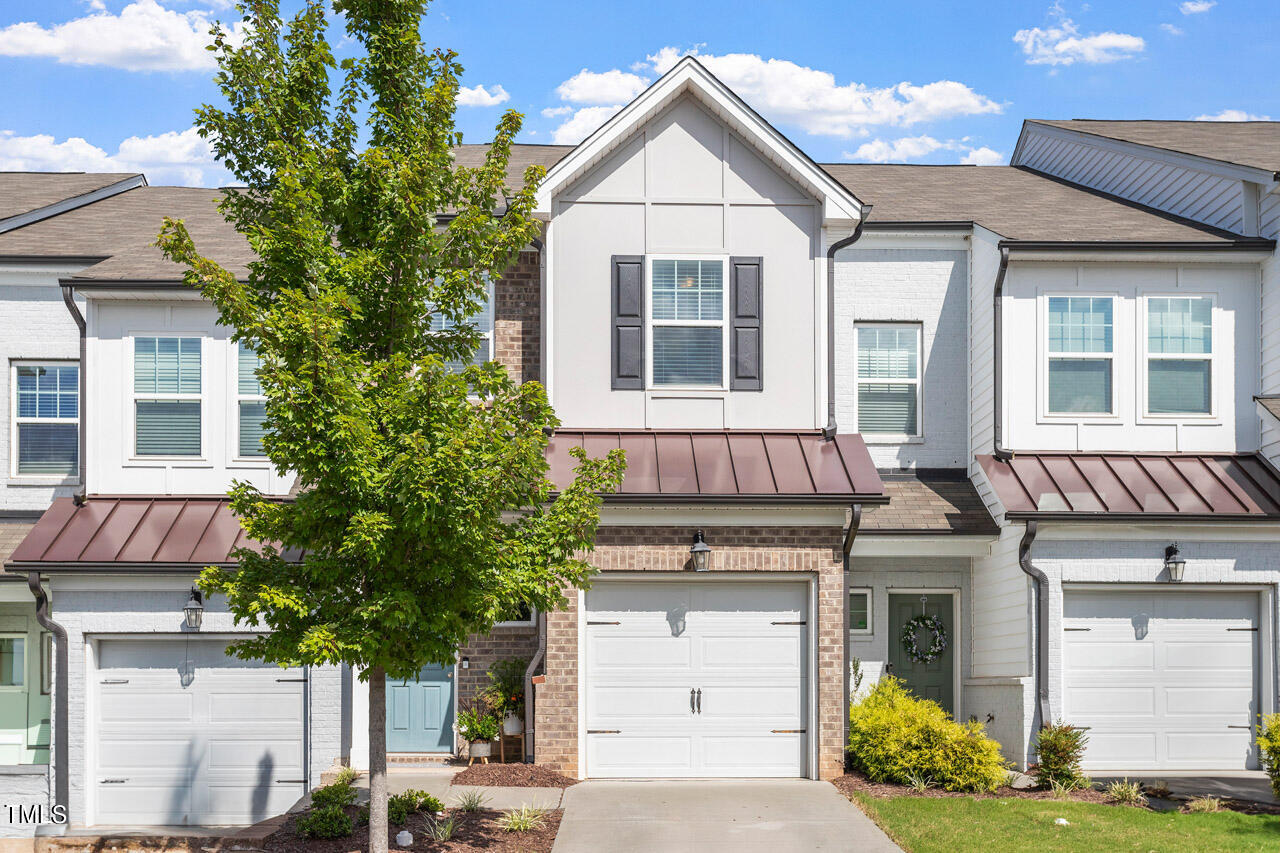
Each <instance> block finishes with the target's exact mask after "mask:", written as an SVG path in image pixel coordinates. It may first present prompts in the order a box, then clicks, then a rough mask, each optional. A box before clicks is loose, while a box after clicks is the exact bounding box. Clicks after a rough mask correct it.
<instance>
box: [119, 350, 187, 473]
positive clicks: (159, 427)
mask: <svg viewBox="0 0 1280 853" xmlns="http://www.w3.org/2000/svg"><path fill="white" fill-rule="evenodd" d="M200 340H201V339H200V338H167V337H166V338H161V337H138V338H134V339H133V398H134V399H133V405H134V452H135V453H136V454H137V455H138V456H199V455H200V403H201V399H200Z"/></svg>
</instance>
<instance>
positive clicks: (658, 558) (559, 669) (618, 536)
mask: <svg viewBox="0 0 1280 853" xmlns="http://www.w3.org/2000/svg"><path fill="white" fill-rule="evenodd" d="M707 542H708V544H710V545H711V547H712V552H711V571H713V572H725V571H734V572H806V573H812V574H814V575H816V576H817V578H818V612H817V614H816V615H815V617H811V618H810V620H809V621H810V627H811V628H816V630H817V632H818V633H817V648H818V656H817V666H816V675H817V679H818V709H817V715H816V716H817V721H818V732H817V747H818V750H817V751H818V775H819V777H820V778H823V779H829V778H832V777H834V776H838V775H840V773H841V772H843V766H844V728H845V727H844V643H845V628H844V619H845V612H844V573H843V563H842V560H841V554H840V543H841V530H840V528H839V527H718V528H707ZM689 544H690V536H689V530H688V529H687V528H683V527H681V528H675V527H606V528H601V529H600V531H599V534H598V535H597V537H596V549H595V551H594V552H592V553H591V554H590V555H588V559H589V560H590V561H591V564H592V565H594V566H595V567H596V568H597V569H599V570H600V571H601V572H604V573H608V572H611V571H652V572H655V573H657V572H675V571H680V570H681V569H683V568H684V565H685V563H686V561H687V560H688V559H689ZM566 597H567V598H568V599H569V601H570V606H569V607H568V608H567V609H565V610H561V611H557V612H555V613H549V614H547V658H546V681H545V682H544V683H543V684H542V685H540V686H539V687H538V691H537V694H536V697H535V698H536V705H535V713H536V720H535V725H534V730H535V732H536V739H535V751H536V760H537V763H538V764H542V765H545V766H547V767H549V768H551V769H553V770H557V771H559V772H561V773H566V774H568V775H571V776H576V775H577V774H578V771H579V761H578V610H577V592H576V591H574V590H568V591H566Z"/></svg>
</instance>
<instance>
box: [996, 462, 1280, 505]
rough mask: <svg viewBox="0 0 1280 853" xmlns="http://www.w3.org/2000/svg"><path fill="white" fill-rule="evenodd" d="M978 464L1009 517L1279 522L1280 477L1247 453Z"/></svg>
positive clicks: (1268, 466) (1273, 470) (1265, 464)
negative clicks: (1159, 518)
mask: <svg viewBox="0 0 1280 853" xmlns="http://www.w3.org/2000/svg"><path fill="white" fill-rule="evenodd" d="M978 463H979V464H980V465H981V466H982V470H983V471H984V472H985V473H986V475H987V479H988V480H990V481H991V486H992V487H993V488H994V489H995V490H996V494H997V495H999V497H1000V501H1001V502H1002V503H1003V504H1004V506H1005V512H1006V513H1007V514H1008V515H1009V516H1010V517H1036V516H1045V515H1048V516H1053V517H1063V518H1079V519H1085V520H1088V519H1094V518H1103V519H1105V518H1121V519H1127V518H1135V519H1143V518H1151V517H1153V516H1154V517H1166V518H1172V519H1178V520H1191V519H1202V520H1215V521H1241V520H1243V521H1257V520H1260V521H1280V475H1278V474H1277V472H1276V470H1275V469H1274V468H1272V467H1271V466H1270V465H1268V464H1267V463H1266V462H1264V461H1263V460H1262V458H1261V457H1259V456H1257V455H1256V454H1252V453H1241V454H1230V453H1217V454H1198V453H1018V454H1016V455H1015V456H1014V457H1013V459H1011V460H1009V461H1008V462H1005V461H1001V460H999V459H996V458H995V457H994V456H990V455H985V456H979V457H978Z"/></svg>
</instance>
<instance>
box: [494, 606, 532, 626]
mask: <svg viewBox="0 0 1280 853" xmlns="http://www.w3.org/2000/svg"><path fill="white" fill-rule="evenodd" d="M537 615H538V611H536V610H534V609H533V608H532V607H530V606H529V605H528V604H521V605H520V608H519V609H518V610H517V611H516V612H515V613H512V614H509V617H510V618H507V619H503V620H502V621H500V622H498V623H497V624H498V625H500V626H501V625H505V626H509V627H516V626H520V625H532V624H533V621H534V619H536V618H537Z"/></svg>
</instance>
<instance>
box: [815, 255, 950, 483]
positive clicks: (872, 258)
mask: <svg viewBox="0 0 1280 853" xmlns="http://www.w3.org/2000/svg"><path fill="white" fill-rule="evenodd" d="M878 239H879V240H880V242H884V241H885V239H884V237H882V235H867V236H864V237H863V238H862V239H861V240H859V242H858V243H855V244H854V245H853V246H851V247H849V248H847V249H843V250H841V251H840V252H839V253H837V255H836V274H835V281H836V296H835V344H836V347H835V348H836V421H837V423H839V425H840V431H841V432H857V430H858V419H857V393H856V388H855V375H856V374H855V370H856V363H857V341H856V335H855V334H854V324H855V323H857V322H860V321H865V320H897V321H903V322H919V323H921V325H922V340H921V356H922V359H921V362H922V363H921V367H922V369H923V374H922V379H923V387H922V394H923V409H922V411H923V428H924V440H923V441H922V442H920V443H911V444H876V443H874V442H875V439H874V437H873V436H864V438H865V439H866V440H867V443H868V445H869V449H870V451H871V458H872V459H873V460H874V461H875V463H876V466H877V467H880V468H959V467H964V466H965V465H966V464H967V461H968V458H967V450H968V435H967V428H968V424H967V423H966V422H965V419H964V418H963V417H962V416H959V415H960V413H962V412H964V411H965V409H966V406H967V402H966V399H965V397H966V385H967V381H968V374H967V362H968V331H967V311H968V306H967V298H968V295H967V288H968V268H969V261H968V253H967V251H965V250H963V249H959V250H956V249H938V248H876V247H875V246H876V243H877V240H878Z"/></svg>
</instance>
